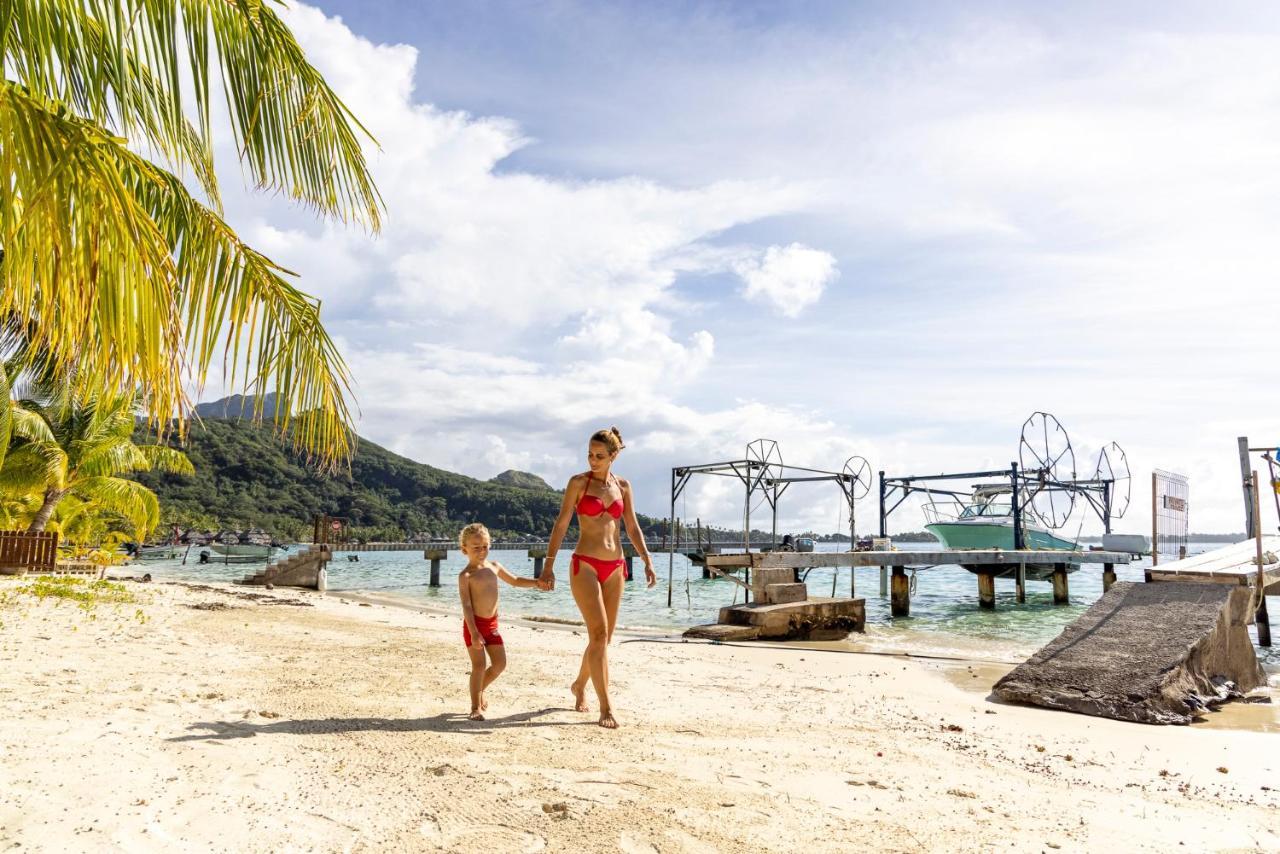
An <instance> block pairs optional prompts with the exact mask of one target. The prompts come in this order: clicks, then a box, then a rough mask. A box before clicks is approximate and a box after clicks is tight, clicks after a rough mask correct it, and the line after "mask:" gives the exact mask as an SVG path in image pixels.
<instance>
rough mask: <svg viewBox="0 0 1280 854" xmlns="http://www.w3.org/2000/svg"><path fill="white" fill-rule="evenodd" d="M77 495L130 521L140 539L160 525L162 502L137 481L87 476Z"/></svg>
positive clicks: (78, 486)
mask: <svg viewBox="0 0 1280 854" xmlns="http://www.w3.org/2000/svg"><path fill="white" fill-rule="evenodd" d="M73 494H74V495H75V496H76V497H77V498H80V499H81V500H84V501H92V502H93V503H94V504H96V505H97V506H98V507H101V508H102V509H104V510H108V511H110V512H113V513H118V514H120V515H121V516H123V517H124V518H126V519H128V520H129V521H130V523H132V524H133V526H134V528H135V529H136V533H137V535H138V537H139V538H143V539H145V538H146V536H147V534H149V533H150V532H151V531H152V530H154V529H155V527H156V525H158V524H159V523H160V502H159V500H158V499H157V498H156V495H155V493H154V492H152V491H151V490H150V489H147V488H146V487H145V486H143V485H142V484H140V483H138V482H137V481H133V480H125V479H124V478H121V477H87V478H84V479H83V480H81V481H79V482H78V483H77V484H76V485H75V488H74V493H73Z"/></svg>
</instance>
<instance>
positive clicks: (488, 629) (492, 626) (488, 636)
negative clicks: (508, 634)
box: [462, 614, 502, 646]
mask: <svg viewBox="0 0 1280 854" xmlns="http://www.w3.org/2000/svg"><path fill="white" fill-rule="evenodd" d="M476 628H477V629H479V630H480V637H482V638H483V639H484V643H485V646H502V635H500V634H498V615H497V614H494V615H493V616H492V617H476ZM462 641H463V643H465V644H466V645H467V646H471V629H470V628H468V627H467V621H466V620H463V621H462Z"/></svg>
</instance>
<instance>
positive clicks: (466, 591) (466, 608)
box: [458, 572, 484, 647]
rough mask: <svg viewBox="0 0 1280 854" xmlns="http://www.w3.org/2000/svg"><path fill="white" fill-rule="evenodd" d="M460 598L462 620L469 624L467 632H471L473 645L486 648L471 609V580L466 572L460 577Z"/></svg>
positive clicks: (474, 613)
mask: <svg viewBox="0 0 1280 854" xmlns="http://www.w3.org/2000/svg"><path fill="white" fill-rule="evenodd" d="M458 598H459V599H461V600H462V620H463V622H465V623H466V624H467V631H469V632H471V645H472V646H474V647H481V646H484V638H482V637H480V630H479V629H478V628H476V612H475V609H474V608H472V607H471V579H470V578H468V577H467V573H466V572H462V573H459V575H458Z"/></svg>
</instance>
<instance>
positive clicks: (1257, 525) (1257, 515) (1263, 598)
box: [1253, 471, 1271, 646]
mask: <svg viewBox="0 0 1280 854" xmlns="http://www.w3.org/2000/svg"><path fill="white" fill-rule="evenodd" d="M1253 520H1254V525H1253V530H1254V542H1255V543H1256V544H1257V561H1258V577H1257V579H1256V580H1255V581H1254V583H1255V584H1257V585H1258V610H1257V611H1255V612H1254V614H1253V621H1254V623H1256V624H1257V626H1258V646H1271V617H1270V615H1268V614H1267V573H1266V571H1265V570H1264V569H1263V568H1262V505H1261V498H1260V497H1259V494H1258V473H1257V472H1256V471H1255V472H1254V473H1253Z"/></svg>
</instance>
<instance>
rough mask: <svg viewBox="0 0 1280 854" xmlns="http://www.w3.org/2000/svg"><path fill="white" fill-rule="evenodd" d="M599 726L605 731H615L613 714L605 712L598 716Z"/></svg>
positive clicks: (616, 725) (616, 726)
mask: <svg viewBox="0 0 1280 854" xmlns="http://www.w3.org/2000/svg"><path fill="white" fill-rule="evenodd" d="M600 726H602V727H604V728H605V729H617V728H618V722H617V721H616V720H614V719H613V712H605V713H604V714H602V715H601V716H600Z"/></svg>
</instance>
